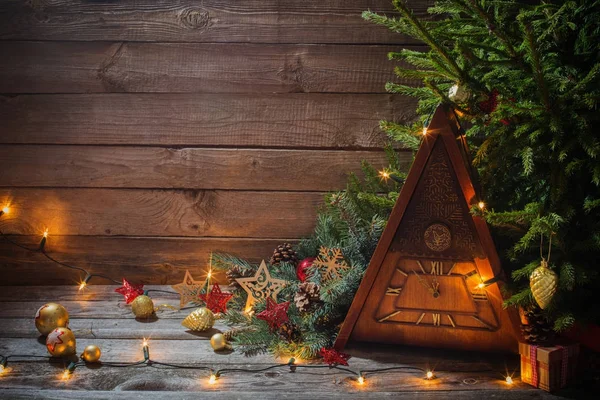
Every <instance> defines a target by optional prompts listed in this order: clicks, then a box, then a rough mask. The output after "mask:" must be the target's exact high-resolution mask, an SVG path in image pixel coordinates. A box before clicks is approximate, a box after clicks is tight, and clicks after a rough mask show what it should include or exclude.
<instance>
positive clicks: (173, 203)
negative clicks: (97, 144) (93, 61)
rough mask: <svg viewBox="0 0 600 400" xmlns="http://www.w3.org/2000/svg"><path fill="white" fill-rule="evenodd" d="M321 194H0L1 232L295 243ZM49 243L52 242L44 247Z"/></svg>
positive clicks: (32, 191)
mask: <svg viewBox="0 0 600 400" xmlns="http://www.w3.org/2000/svg"><path fill="white" fill-rule="evenodd" d="M322 198H323V194H321V193H313V192H250V191H247V192H236V191H220V190H141V189H132V190H120V189H1V190H0V204H2V203H7V202H8V203H10V204H12V205H13V211H14V212H11V213H10V214H9V215H8V217H7V218H4V217H3V218H2V220H0V229H2V230H3V232H4V233H13V234H21V235H28V234H38V233H39V234H42V233H43V231H44V229H49V231H50V235H52V234H53V233H54V234H57V235H58V234H59V235H112V236H115V235H125V236H193V237H198V236H203V237H207V236H210V237H246V238H251V237H254V238H298V237H302V236H305V235H308V234H310V233H311V231H312V228H313V226H314V223H315V217H316V213H317V206H318V205H319V204H320V203H321V201H322ZM49 243H51V238H50V240H49Z"/></svg>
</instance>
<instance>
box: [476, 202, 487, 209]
mask: <svg viewBox="0 0 600 400" xmlns="http://www.w3.org/2000/svg"><path fill="white" fill-rule="evenodd" d="M477 207H479V209H480V210H485V203H484V202H483V201H480V202H479V203H477Z"/></svg>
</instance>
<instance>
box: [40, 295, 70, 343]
mask: <svg viewBox="0 0 600 400" xmlns="http://www.w3.org/2000/svg"><path fill="white" fill-rule="evenodd" d="M67 325H69V313H68V312H67V309H66V308H64V307H63V306H61V305H60V304H56V303H48V304H44V305H43V306H41V307H40V309H39V310H37V312H36V313H35V327H36V328H37V330H38V331H40V333H41V334H42V335H44V336H46V335H47V334H49V333H50V332H52V331H53V330H55V329H56V328H65V327H67Z"/></svg>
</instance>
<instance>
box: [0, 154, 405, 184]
mask: <svg viewBox="0 0 600 400" xmlns="http://www.w3.org/2000/svg"><path fill="white" fill-rule="evenodd" d="M400 155H401V157H402V160H403V161H404V164H405V165H406V166H407V165H408V164H409V163H410V160H411V158H412V155H411V153H407V152H402V153H400ZM0 159H1V160H2V162H3V163H4V164H5V165H6V166H5V167H4V170H3V173H2V175H1V176H0V186H13V187H31V186H37V187H56V186H58V187H88V188H103V187H105V188H111V187H113V188H170V189H229V190H231V189H233V190H236V189H244V190H288V191H332V190H340V189H343V188H345V187H346V183H347V181H348V174H349V173H356V174H357V175H359V176H361V175H362V173H361V168H360V166H361V161H363V160H365V161H368V162H369V163H371V164H372V165H373V166H374V167H375V168H377V169H381V168H384V167H387V166H388V161H387V157H386V155H385V153H383V152H365V151H310V150H308V151H300V150H241V149H240V150H229V149H198V148H183V149H165V148H157V147H113V146H102V147H98V146H85V147H82V146H54V147H51V148H48V147H47V146H9V145H5V146H2V147H0ZM407 169H408V168H407ZM324 173H325V174H326V176H324Z"/></svg>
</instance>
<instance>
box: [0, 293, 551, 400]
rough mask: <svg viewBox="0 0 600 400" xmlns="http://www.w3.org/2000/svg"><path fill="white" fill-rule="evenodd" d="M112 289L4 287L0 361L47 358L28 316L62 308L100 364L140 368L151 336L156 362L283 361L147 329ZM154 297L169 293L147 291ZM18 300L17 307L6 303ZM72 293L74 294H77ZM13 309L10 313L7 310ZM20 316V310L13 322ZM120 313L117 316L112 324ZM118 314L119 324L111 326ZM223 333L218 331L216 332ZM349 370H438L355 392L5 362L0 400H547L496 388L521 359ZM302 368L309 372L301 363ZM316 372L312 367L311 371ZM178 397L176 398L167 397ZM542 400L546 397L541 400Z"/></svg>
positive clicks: (317, 381) (265, 378) (285, 377)
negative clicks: (430, 376) (54, 305)
mask: <svg viewBox="0 0 600 400" xmlns="http://www.w3.org/2000/svg"><path fill="white" fill-rule="evenodd" d="M114 288H115V286H92V287H90V288H88V289H87V290H86V291H85V292H84V293H82V294H75V295H74V294H73V290H75V288H73V287H72V286H60V287H59V286H50V287H39V286H38V287H35V286H30V287H25V288H23V287H19V288H17V287H6V288H4V290H2V291H0V304H1V305H2V307H0V337H1V338H2V339H0V354H3V355H9V354H25V355H27V354H29V355H45V354H46V349H45V346H44V340H43V338H40V337H39V336H38V333H37V331H35V328H34V324H33V321H32V315H34V314H35V311H36V310H37V308H39V306H40V305H41V304H44V303H46V302H48V301H60V302H61V304H63V305H65V306H66V307H67V308H68V310H69V312H70V316H71V327H72V328H73V329H74V331H75V334H76V337H77V346H78V349H82V348H83V347H85V346H86V345H88V344H92V343H93V344H96V345H98V346H99V347H100V348H101V349H102V359H101V360H102V361H104V362H109V361H137V360H139V359H141V357H142V352H141V346H140V343H141V338H142V337H143V336H146V337H147V336H148V335H149V336H150V356H151V358H152V359H153V360H156V361H162V362H172V363H186V364H193V365H196V366H206V367H210V368H213V369H223V368H262V367H264V366H267V365H273V364H275V363H278V362H285V361H287V360H282V359H275V358H273V356H271V355H258V356H255V357H250V358H249V357H245V356H243V355H242V354H240V353H238V352H231V353H224V354H223V353H221V354H218V353H215V352H213V351H212V349H211V348H210V344H209V340H207V339H208V338H209V337H210V335H211V334H212V333H213V331H210V332H204V333H192V332H188V331H186V330H185V328H183V327H182V326H181V325H180V324H181V318H182V317H181V315H184V314H186V313H187V312H188V311H186V310H181V311H175V312H172V313H173V315H175V316H176V317H174V318H169V317H168V316H167V315H165V314H162V313H161V314H160V315H159V316H160V318H159V319H156V320H152V321H145V322H142V321H136V320H134V319H133V318H132V317H131V313H130V311H129V310H128V308H129V306H125V305H124V304H122V301H120V300H118V299H120V298H121V296H120V295H117V294H115V293H114V292H113V290H114ZM150 288H151V289H163V290H165V289H167V290H168V289H169V288H168V287H164V286H162V287H161V286H151V287H150ZM15 293H20V294H22V299H18V301H15V299H14V298H12V297H11V295H14V294H15ZM76 293H77V292H76ZM155 299H156V301H157V302H169V301H171V302H176V299H169V298H168V295H162V294H157V295H156V297H155ZM11 310H12V311H11ZM16 310H19V311H18V313H17V312H16ZM121 312H122V313H123V315H122V316H120V315H118V314H119V313H121ZM115 315H117V316H116V317H115ZM222 328H224V326H222V325H221V324H220V322H217V324H216V325H215V330H214V331H215V332H216V331H217V330H219V329H222ZM349 352H350V354H352V356H353V357H352V358H351V359H350V368H351V369H352V370H353V371H365V370H369V369H376V368H386V367H394V366H411V367H419V368H428V367H430V366H432V365H435V370H436V379H435V380H433V381H424V379H423V373H422V372H420V371H405V372H404V373H400V372H397V371H389V372H387V373H375V374H367V385H365V386H362V387H359V386H357V385H356V384H355V378H354V377H353V376H352V375H351V374H348V373H344V372H342V371H337V370H330V369H329V368H327V367H325V368H323V369H320V370H314V369H310V370H309V369H301V368H299V369H298V370H297V372H296V373H294V374H290V373H289V371H288V369H287V368H285V367H284V368H281V369H280V370H273V371H268V372H256V373H250V374H240V373H238V372H224V373H223V374H222V376H221V378H220V379H219V381H218V384H217V385H214V386H209V385H208V384H207V382H206V381H207V373H206V372H202V371H197V370H196V371H195V370H174V369H165V368H164V367H161V366H158V365H155V366H154V367H148V366H141V367H134V368H125V369H123V368H119V369H116V368H110V367H108V366H107V365H104V366H99V365H96V366H91V365H90V366H80V367H78V368H77V370H76V371H75V373H74V374H73V376H72V377H71V378H70V379H69V380H68V381H63V380H61V379H60V375H61V374H62V371H63V370H64V368H65V367H66V364H65V361H63V360H59V359H55V360H52V361H49V360H39V361H37V360H36V361H31V360H29V361H20V360H19V359H18V358H14V359H11V360H10V361H9V370H8V371H7V372H6V373H5V374H3V376H2V379H1V380H0V390H1V391H0V393H1V394H2V396H3V397H6V398H25V397H24V396H26V395H28V396H31V397H33V398H41V399H59V398H60V399H62V398H67V399H69V398H73V399H75V398H77V399H79V398H82V397H85V398H90V399H97V398H112V397H114V396H115V395H116V394H118V395H119V397H120V398H121V397H123V398H125V399H141V398H145V399H154V398H157V399H158V398H160V399H175V398H178V399H179V398H187V397H189V396H196V395H199V394H200V393H201V395H202V397H203V398H213V395H219V396H220V397H219V398H223V397H235V398H240V399H249V398H250V397H251V398H256V396H260V397H261V398H268V399H270V398H273V399H275V398H277V399H280V398H294V399H296V398H313V399H325V398H333V399H337V398H339V399H347V398H365V397H366V396H368V397H369V398H390V397H394V398H406V399H409V398H415V396H418V397H419V398H430V399H438V398H440V399H441V398H448V397H449V396H452V395H454V394H457V395H459V396H460V397H461V398H467V399H476V398H481V397H482V396H484V397H490V396H491V397H494V396H498V397H501V398H505V399H519V398H523V397H527V398H540V399H547V398H552V397H548V395H547V394H545V393H544V392H542V391H540V390H536V389H533V388H532V387H530V386H528V385H524V384H522V383H520V382H519V380H518V379H517V378H516V376H515V381H516V383H515V385H513V386H512V387H511V388H510V389H509V390H507V387H506V386H505V383H504V382H503V381H502V380H501V379H500V378H501V376H502V374H503V373H505V370H506V369H508V370H510V371H512V370H514V369H515V368H517V367H516V366H517V365H518V364H517V363H518V357H516V356H498V355H490V354H482V353H469V352H451V351H440V350H434V351H431V350H427V349H422V348H410V347H402V346H395V347H389V346H378V345H370V346H368V347H364V346H362V347H361V346H355V347H352V348H350V349H349ZM301 363H302V364H304V363H307V362H306V361H302V362H301ZM314 365H319V362H318V361H317V362H316V364H314ZM175 394H176V396H177V397H173V396H174V395H175ZM544 396H545V397H544Z"/></svg>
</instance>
